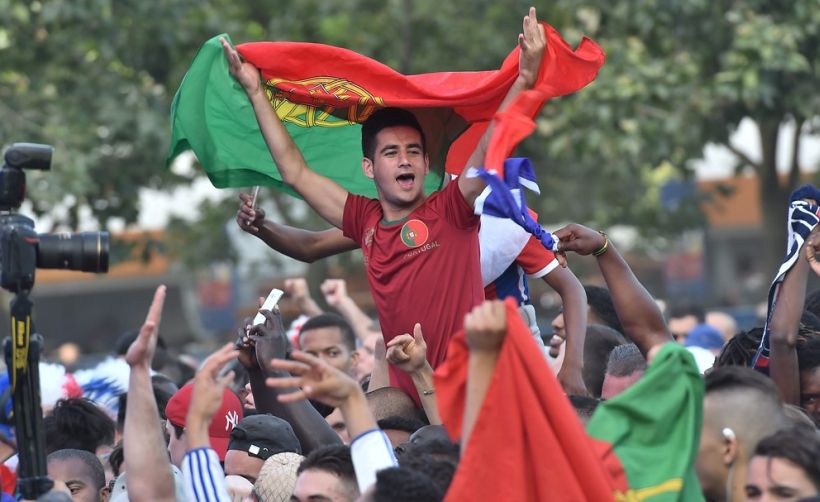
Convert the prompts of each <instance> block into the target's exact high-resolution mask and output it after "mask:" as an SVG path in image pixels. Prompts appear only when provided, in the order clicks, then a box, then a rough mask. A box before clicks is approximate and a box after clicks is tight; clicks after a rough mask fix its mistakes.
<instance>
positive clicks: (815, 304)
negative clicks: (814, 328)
mask: <svg viewBox="0 0 820 502" xmlns="http://www.w3.org/2000/svg"><path fill="white" fill-rule="evenodd" d="M804 307H805V309H806V310H808V311H809V312H811V313H812V314H814V315H816V316H817V317H820V289H818V290H816V291H812V292H811V293H809V294H808V295H807V296H806V303H805V304H804Z"/></svg>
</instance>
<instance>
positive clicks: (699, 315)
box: [669, 304, 706, 324]
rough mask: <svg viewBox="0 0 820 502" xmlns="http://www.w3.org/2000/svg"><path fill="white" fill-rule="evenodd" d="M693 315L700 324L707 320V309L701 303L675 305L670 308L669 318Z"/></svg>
mask: <svg viewBox="0 0 820 502" xmlns="http://www.w3.org/2000/svg"><path fill="white" fill-rule="evenodd" d="M687 316H693V317H694V318H695V319H697V321H698V324H703V323H704V321H705V320H706V311H705V310H703V307H701V306H700V305H692V304H690V305H675V306H673V307H671V308H670V309H669V318H670V319H673V318H678V317H687Z"/></svg>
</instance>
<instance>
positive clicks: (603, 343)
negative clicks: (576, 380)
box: [582, 324, 626, 397]
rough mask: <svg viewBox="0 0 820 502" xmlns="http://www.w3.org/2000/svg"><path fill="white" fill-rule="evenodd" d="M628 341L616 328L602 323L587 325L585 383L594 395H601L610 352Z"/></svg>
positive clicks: (583, 374)
mask: <svg viewBox="0 0 820 502" xmlns="http://www.w3.org/2000/svg"><path fill="white" fill-rule="evenodd" d="M625 343H626V338H624V336H623V335H622V334H621V333H619V332H618V331H615V330H614V329H612V328H610V327H608V326H603V325H600V324H590V325H589V326H587V336H586V340H585V342H584V370H583V373H582V376H583V378H584V384H586V386H587V390H588V391H589V393H590V394H591V395H592V397H601V389H602V388H603V386H604V374H605V373H606V363H607V361H608V360H609V353H610V352H612V349H614V348H615V347H617V346H618V345H623V344H625Z"/></svg>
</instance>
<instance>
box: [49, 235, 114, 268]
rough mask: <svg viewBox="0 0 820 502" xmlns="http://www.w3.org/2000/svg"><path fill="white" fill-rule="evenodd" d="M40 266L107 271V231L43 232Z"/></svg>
mask: <svg viewBox="0 0 820 502" xmlns="http://www.w3.org/2000/svg"><path fill="white" fill-rule="evenodd" d="M37 267H38V268H65V269H69V270H80V271H82V272H108V232H81V233H76V234H74V233H62V234H40V244H39V247H38V249H37Z"/></svg>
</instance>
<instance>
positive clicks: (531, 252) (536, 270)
mask: <svg viewBox="0 0 820 502" xmlns="http://www.w3.org/2000/svg"><path fill="white" fill-rule="evenodd" d="M515 262H516V263H518V265H519V266H520V267H521V268H522V269H524V272H525V273H526V274H527V275H528V276H530V277H534V278H539V277H544V276H545V275H547V274H548V273H550V272H552V269H554V268H555V267H556V266H558V260H556V259H555V255H554V254H553V253H552V251H550V250H549V249H547V248H545V247H544V245H543V244H541V241H539V240H538V239H536V238H535V237H530V240H528V241H527V243H526V244H525V245H524V249H522V250H521V252H520V253H519V254H518V257H517V258H516V259H515Z"/></svg>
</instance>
